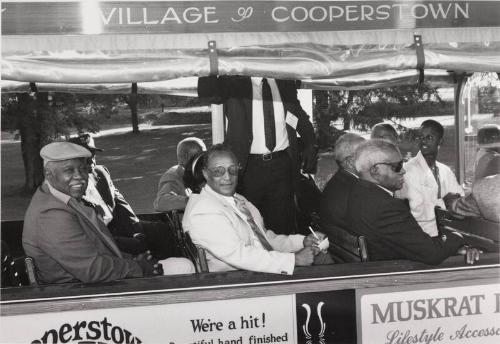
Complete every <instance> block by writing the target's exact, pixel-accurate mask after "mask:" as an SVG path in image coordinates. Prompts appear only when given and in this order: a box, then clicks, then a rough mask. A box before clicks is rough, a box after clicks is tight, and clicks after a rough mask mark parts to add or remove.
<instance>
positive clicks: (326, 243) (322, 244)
mask: <svg viewBox="0 0 500 344" xmlns="http://www.w3.org/2000/svg"><path fill="white" fill-rule="evenodd" d="M328 247H330V241H329V240H328V238H324V239H323V240H322V241H321V242H320V243H319V244H318V248H319V249H320V251H324V250H326V249H327V248H328Z"/></svg>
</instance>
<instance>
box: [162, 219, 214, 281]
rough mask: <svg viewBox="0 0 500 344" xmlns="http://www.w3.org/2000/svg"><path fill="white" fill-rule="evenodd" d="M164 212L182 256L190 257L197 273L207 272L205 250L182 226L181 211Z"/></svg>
mask: <svg viewBox="0 0 500 344" xmlns="http://www.w3.org/2000/svg"><path fill="white" fill-rule="evenodd" d="M165 214H166V217H167V219H168V221H169V222H170V225H171V227H172V228H173V229H174V232H175V237H176V239H177V244H178V246H179V249H180V251H181V252H182V254H183V256H184V257H186V258H188V259H190V260H191V261H192V262H193V264H194V266H195V269H196V272H197V273H200V272H208V263H207V257H206V254H205V250H204V249H203V248H201V247H198V246H196V245H195V244H194V243H193V241H192V240H191V237H190V236H189V234H188V233H186V232H184V229H183V228H182V220H181V212H179V211H178V210H171V211H169V212H167V213H165Z"/></svg>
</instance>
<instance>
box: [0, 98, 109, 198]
mask: <svg viewBox="0 0 500 344" xmlns="http://www.w3.org/2000/svg"><path fill="white" fill-rule="evenodd" d="M114 99H116V97H110V96H106V95H104V96H101V95H91V96H89V95H84V96H77V95H75V94H69V93H53V94H52V93H51V94H49V93H46V92H40V93H31V94H28V93H18V94H2V128H3V130H9V131H16V130H18V133H19V136H20V138H21V154H22V158H23V163H24V171H25V185H24V188H25V190H26V191H27V192H29V193H32V192H33V191H34V190H35V189H36V187H37V186H38V185H40V184H41V182H42V181H43V178H44V177H43V164H42V159H41V158H40V155H39V152H40V149H41V148H42V147H43V146H44V145H46V144H47V143H49V142H51V141H53V140H56V139H60V138H61V136H64V137H69V135H70V134H71V133H72V132H74V131H76V132H83V131H90V132H96V131H98V130H99V126H98V124H97V123H98V118H99V117H101V116H103V114H109V113H112V108H113V101H114Z"/></svg>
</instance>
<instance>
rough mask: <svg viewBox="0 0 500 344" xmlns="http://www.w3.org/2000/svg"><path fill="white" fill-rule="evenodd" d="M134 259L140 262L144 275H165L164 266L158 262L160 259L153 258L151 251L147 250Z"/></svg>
mask: <svg viewBox="0 0 500 344" xmlns="http://www.w3.org/2000/svg"><path fill="white" fill-rule="evenodd" d="M134 260H135V261H136V262H137V264H139V266H140V267H141V269H142V274H143V276H144V277H149V276H157V275H160V276H161V275H163V267H162V265H161V264H158V261H157V260H155V259H153V256H152V255H151V252H149V251H146V252H144V253H141V254H139V255H137V256H136V257H135V258H134Z"/></svg>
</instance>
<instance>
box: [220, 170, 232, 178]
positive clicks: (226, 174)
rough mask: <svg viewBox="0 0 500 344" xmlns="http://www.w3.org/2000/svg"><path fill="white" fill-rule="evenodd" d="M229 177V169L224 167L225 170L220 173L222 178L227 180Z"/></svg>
mask: <svg viewBox="0 0 500 344" xmlns="http://www.w3.org/2000/svg"><path fill="white" fill-rule="evenodd" d="M230 178H231V176H230V175H229V170H228V169H227V168H226V171H225V172H224V174H223V175H222V179H224V180H229V179H230Z"/></svg>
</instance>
